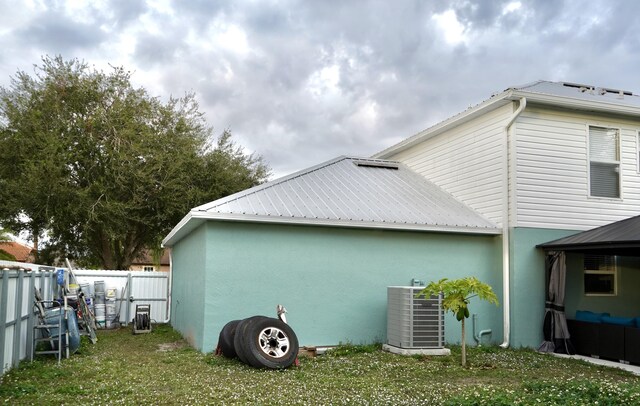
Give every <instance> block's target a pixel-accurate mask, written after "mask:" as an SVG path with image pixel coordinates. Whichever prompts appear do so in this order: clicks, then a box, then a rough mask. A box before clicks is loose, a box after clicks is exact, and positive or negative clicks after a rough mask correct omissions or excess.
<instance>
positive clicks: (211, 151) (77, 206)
mask: <svg viewBox="0 0 640 406" xmlns="http://www.w3.org/2000/svg"><path fill="white" fill-rule="evenodd" d="M268 175H269V169H268V167H267V166H266V165H265V164H264V162H263V161H262V159H261V158H260V157H259V156H254V155H247V154H245V153H244V152H243V150H242V148H241V147H239V146H238V145H236V144H235V143H234V142H233V141H232V140H231V135H230V134H229V133H228V132H225V133H224V134H222V135H221V136H220V137H218V138H217V139H215V137H213V136H212V130H211V128H210V127H209V126H208V125H207V123H206V122H205V120H204V117H203V114H202V113H201V112H200V111H199V108H198V105H197V103H196V101H195V98H194V95H193V94H187V95H186V96H185V97H182V98H171V99H170V100H169V101H167V102H162V101H161V100H160V99H158V98H155V97H151V96H150V95H149V94H148V93H147V91H146V90H145V89H143V88H136V87H134V86H133V85H132V83H131V74H130V73H129V72H127V71H126V70H125V69H123V68H119V67H115V68H112V69H111V70H109V71H108V72H104V71H102V70H97V69H94V68H91V67H89V66H88V65H87V64H86V63H84V62H81V61H79V60H77V59H73V60H69V61H66V60H63V59H62V58H61V57H55V58H50V57H44V58H43V59H42V64H41V65H39V66H35V69H34V74H33V75H29V74H27V73H25V72H23V71H19V72H17V74H16V75H15V76H14V77H12V78H11V84H10V86H9V87H7V88H4V87H3V88H0V202H1V204H0V223H1V224H2V225H3V226H4V227H5V228H8V229H10V230H11V231H12V232H19V231H23V230H26V231H28V232H29V233H30V235H31V238H32V239H33V240H34V243H35V245H36V247H39V248H41V249H43V252H46V251H49V252H53V253H54V255H65V256H69V257H72V258H76V259H77V260H79V261H81V262H82V261H84V263H85V264H93V265H97V266H102V267H104V268H105V269H126V268H128V267H129V265H130V264H131V262H132V260H134V259H135V258H136V257H137V256H138V255H140V253H141V251H142V250H143V249H147V248H148V249H153V248H155V247H158V245H159V242H160V241H161V239H162V237H163V236H164V235H166V233H168V231H169V230H170V229H171V228H172V227H173V226H174V225H175V224H176V223H177V222H178V221H179V220H180V219H181V218H182V216H184V215H185V214H186V213H187V212H188V210H189V209H190V208H191V207H194V206H196V205H199V204H203V203H206V202H208V201H211V200H215V199H217V198H220V197H223V196H225V195H228V194H230V193H234V192H237V191H239V190H242V189H246V188H248V187H251V186H254V185H256V184H259V183H261V182H263V181H265V180H266V179H267V177H268ZM44 235H46V236H47V238H46V239H44V240H46V242H45V243H44V244H38V240H39V239H40V238H42V237H43V236H44Z"/></svg>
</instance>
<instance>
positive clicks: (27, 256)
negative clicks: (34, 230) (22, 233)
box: [0, 241, 33, 262]
mask: <svg viewBox="0 0 640 406" xmlns="http://www.w3.org/2000/svg"><path fill="white" fill-rule="evenodd" d="M0 250H3V251H4V252H6V253H8V254H11V255H13V257H14V258H15V259H16V261H17V262H31V261H33V255H32V251H33V248H31V247H29V246H26V245H23V244H20V243H18V242H15V241H8V242H0Z"/></svg>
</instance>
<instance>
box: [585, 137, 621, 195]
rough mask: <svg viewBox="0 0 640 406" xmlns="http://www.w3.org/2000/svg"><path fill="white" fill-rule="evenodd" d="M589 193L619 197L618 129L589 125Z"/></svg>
mask: <svg viewBox="0 0 640 406" xmlns="http://www.w3.org/2000/svg"><path fill="white" fill-rule="evenodd" d="M589 195H590V196H594V197H611V198H619V197H620V130H618V129H617V128H606V127H596V126H590V127H589Z"/></svg>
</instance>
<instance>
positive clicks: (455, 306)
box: [418, 276, 498, 366]
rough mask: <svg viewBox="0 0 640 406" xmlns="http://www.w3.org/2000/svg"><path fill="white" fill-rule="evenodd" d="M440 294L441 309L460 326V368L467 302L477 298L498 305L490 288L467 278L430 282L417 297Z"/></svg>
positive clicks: (467, 314) (464, 350)
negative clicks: (453, 316)
mask: <svg viewBox="0 0 640 406" xmlns="http://www.w3.org/2000/svg"><path fill="white" fill-rule="evenodd" d="M440 294H442V296H443V297H442V308H443V309H444V310H445V311H449V312H451V313H453V314H454V315H455V316H456V319H457V320H458V321H459V322H460V323H461V325H462V366H465V365H466V363H467V356H466V343H465V323H464V321H465V319H466V318H468V317H469V301H470V299H471V298H472V297H475V296H477V297H478V298H480V299H482V300H486V301H488V302H489V303H493V304H495V305H498V297H497V296H496V294H495V293H493V289H491V286H489V285H487V284H486V283H483V282H480V281H479V280H478V278H476V277H474V276H469V277H466V278H461V279H454V280H449V279H447V278H444V279H440V280H439V281H438V282H430V283H429V284H428V285H427V286H426V287H425V288H424V289H423V290H421V291H420V292H419V293H418V296H425V297H430V296H438V295H440Z"/></svg>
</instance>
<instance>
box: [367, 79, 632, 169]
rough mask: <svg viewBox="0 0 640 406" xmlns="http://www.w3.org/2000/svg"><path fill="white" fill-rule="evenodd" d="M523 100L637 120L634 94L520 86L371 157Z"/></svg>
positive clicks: (560, 84)
mask: <svg viewBox="0 0 640 406" xmlns="http://www.w3.org/2000/svg"><path fill="white" fill-rule="evenodd" d="M523 98H525V99H526V103H527V105H529V104H544V105H552V106H557V107H562V108H567V109H572V110H584V111H598V112H601V113H614V114H620V115H629V116H635V117H640V96H639V95H636V94H634V93H633V92H630V91H627V90H618V89H609V88H603V87H596V86H591V85H581V84H576V83H568V82H549V81H545V80H539V81H537V82H533V83H529V84H526V85H522V86H514V87H510V88H508V89H506V90H505V91H503V92H500V93H496V94H494V95H492V96H491V97H490V98H489V99H487V100H485V101H483V102H482V103H480V104H478V105H475V106H473V107H470V108H468V109H467V110H465V111H463V112H462V113H459V114H457V115H455V116H453V117H451V118H449V119H447V120H444V121H442V122H440V123H438V124H436V125H434V126H432V127H429V128H427V129H426V130H423V131H420V132H419V133H417V134H415V135H413V136H411V137H409V138H407V139H405V140H403V141H401V142H399V143H397V144H395V145H392V146H391V147H389V148H387V149H385V150H383V151H380V152H378V153H376V154H374V155H373V158H389V157H391V156H392V155H393V154H396V153H398V152H400V151H403V150H405V149H407V148H410V147H411V146H413V145H416V144H418V143H420V142H422V141H424V140H427V139H429V138H431V137H434V136H436V135H438V134H440V133H442V132H444V131H446V130H448V129H450V128H452V127H455V126H458V125H461V124H463V123H465V122H467V121H469V120H471V119H473V118H475V117H478V116H480V115H482V114H486V113H488V112H490V111H492V110H495V109H497V108H499V107H501V106H504V105H505V104H507V103H512V102H513V101H518V100H522V99H523Z"/></svg>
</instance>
